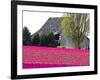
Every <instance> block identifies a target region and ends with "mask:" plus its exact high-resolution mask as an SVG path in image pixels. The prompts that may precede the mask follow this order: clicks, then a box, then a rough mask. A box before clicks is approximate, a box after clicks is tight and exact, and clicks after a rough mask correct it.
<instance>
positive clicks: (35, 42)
mask: <svg viewBox="0 0 100 80" xmlns="http://www.w3.org/2000/svg"><path fill="white" fill-rule="evenodd" d="M32 45H33V46H38V45H40V37H39V34H38V33H37V34H34V37H33V38H32Z"/></svg>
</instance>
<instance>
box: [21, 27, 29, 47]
mask: <svg viewBox="0 0 100 80" xmlns="http://www.w3.org/2000/svg"><path fill="white" fill-rule="evenodd" d="M23 45H31V33H30V32H29V30H28V28H27V27H24V28H23Z"/></svg>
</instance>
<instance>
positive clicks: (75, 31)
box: [61, 13, 90, 48]
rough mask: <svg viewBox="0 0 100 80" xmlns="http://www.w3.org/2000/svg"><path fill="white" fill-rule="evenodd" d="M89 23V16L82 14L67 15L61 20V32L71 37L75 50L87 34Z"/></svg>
mask: <svg viewBox="0 0 100 80" xmlns="http://www.w3.org/2000/svg"><path fill="white" fill-rule="evenodd" d="M89 22H90V19H89V14H83V13H68V14H66V15H64V16H63V18H62V19H61V29H62V32H63V34H64V35H65V36H71V38H72V41H73V44H74V47H75V48H80V44H81V43H82V42H83V40H84V38H85V36H87V35H88V34H89V26H90V25H89Z"/></svg>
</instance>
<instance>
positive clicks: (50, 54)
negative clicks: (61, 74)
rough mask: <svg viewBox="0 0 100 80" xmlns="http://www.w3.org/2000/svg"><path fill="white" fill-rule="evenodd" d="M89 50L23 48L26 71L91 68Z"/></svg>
mask: <svg viewBox="0 0 100 80" xmlns="http://www.w3.org/2000/svg"><path fill="white" fill-rule="evenodd" d="M89 53H90V52H89V50H81V49H70V48H51V47H42V46H23V54H22V56H23V57H22V60H23V61H22V64H23V68H24V69H30V68H49V67H73V66H89Z"/></svg>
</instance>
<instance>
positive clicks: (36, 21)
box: [23, 11, 63, 34]
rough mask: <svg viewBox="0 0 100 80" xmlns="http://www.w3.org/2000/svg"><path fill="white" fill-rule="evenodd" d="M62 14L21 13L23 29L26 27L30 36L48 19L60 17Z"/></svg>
mask: <svg viewBox="0 0 100 80" xmlns="http://www.w3.org/2000/svg"><path fill="white" fill-rule="evenodd" d="M61 16H63V13H50V12H28V11H24V12H23V27H25V26H26V27H28V29H29V31H30V32H31V34H33V33H35V32H37V31H38V30H39V29H40V28H41V27H42V26H43V25H44V24H45V22H46V21H47V20H48V18H49V17H61Z"/></svg>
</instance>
